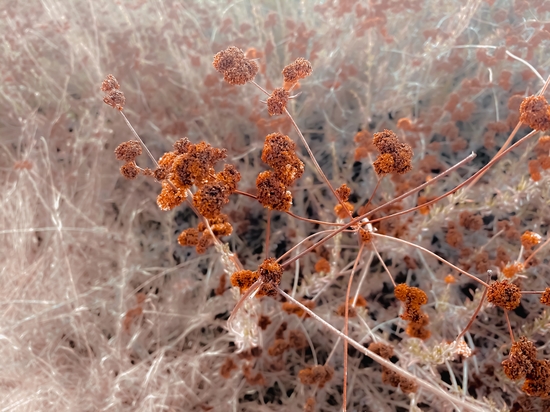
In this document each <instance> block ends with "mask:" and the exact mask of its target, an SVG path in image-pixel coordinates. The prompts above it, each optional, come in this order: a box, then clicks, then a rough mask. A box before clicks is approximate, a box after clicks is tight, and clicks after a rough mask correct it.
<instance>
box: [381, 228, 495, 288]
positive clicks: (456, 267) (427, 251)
mask: <svg viewBox="0 0 550 412" xmlns="http://www.w3.org/2000/svg"><path fill="white" fill-rule="evenodd" d="M373 235H374V236H375V237H378V238H384V239H390V240H394V241H396V242H401V243H404V244H406V245H409V246H412V247H415V248H417V249H420V250H421V251H423V252H425V253H427V254H429V255H430V256H433V257H434V258H436V259H437V260H439V261H440V262H441V263H444V264H446V265H447V266H449V267H451V268H453V269H454V270H456V271H458V272H460V273H462V274H464V275H466V276H468V277H469V278H471V279H472V280H475V281H476V282H479V283H481V284H482V285H483V286H485V287H489V285H488V284H487V283H485V282H484V281H482V280H481V279H479V278H477V277H476V276H474V275H472V274H471V273H468V272H466V271H465V270H463V269H460V268H459V267H458V266H455V265H453V264H452V263H451V262H449V261H447V260H445V259H443V258H442V257H440V256H438V255H436V254H435V253H433V252H431V251H429V250H428V249H426V248H425V247H422V246H419V245H417V244H416V243H412V242H408V241H406V240H403V239H399V238H397V237H392V236H386V235H380V234H378V233H373Z"/></svg>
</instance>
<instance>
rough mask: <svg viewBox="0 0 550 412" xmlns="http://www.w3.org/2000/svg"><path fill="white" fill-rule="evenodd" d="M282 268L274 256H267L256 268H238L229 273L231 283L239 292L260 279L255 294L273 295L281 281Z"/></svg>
mask: <svg viewBox="0 0 550 412" xmlns="http://www.w3.org/2000/svg"><path fill="white" fill-rule="evenodd" d="M282 276H283V269H282V268H281V265H279V264H278V263H277V262H276V261H275V259H274V258H268V259H266V260H264V261H263V262H262V264H261V265H260V266H259V267H258V270H257V271H255V272H252V271H251V270H240V271H238V272H235V273H233V274H232V275H231V284H232V285H233V286H234V287H238V288H239V289H240V290H241V292H245V291H247V290H248V289H249V288H250V287H251V286H252V284H253V283H254V282H256V281H257V280H260V281H261V286H260V290H259V291H258V293H257V294H256V296H258V297H260V296H274V295H276V294H277V289H276V288H277V287H278V286H279V284H280V283H281V278H282Z"/></svg>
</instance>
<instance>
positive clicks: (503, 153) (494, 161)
mask: <svg viewBox="0 0 550 412" xmlns="http://www.w3.org/2000/svg"><path fill="white" fill-rule="evenodd" d="M537 133H539V131H538V130H533V131H531V132H530V133H528V134H526V135H525V136H523V137H522V138H521V139H520V140H518V141H517V142H516V143H514V144H513V145H512V146H510V147H509V148H508V149H506V150H504V151H503V152H502V153H500V155H496V156H495V157H493V158H492V159H491V160H490V161H489V163H487V164H486V165H485V166H483V167H482V168H481V169H479V170H478V171H477V172H476V173H474V174H473V175H472V176H470V177H469V178H468V179H466V180H465V181H464V182H462V183H460V184H459V185H458V186H456V187H455V188H453V189H451V190H449V191H448V192H447V193H444V194H442V195H441V196H439V197H436V198H435V199H432V200H430V201H428V202H426V203H422V204H421V205H419V206H416V207H413V208H410V209H407V210H403V211H401V212H397V213H394V214H393V215H388V216H384V217H381V218H379V219H374V220H372V221H371V223H373V222H380V221H381V220H385V219H389V218H392V217H396V216H401V215H404V214H407V213H410V212H413V211H415V210H417V209H420V208H422V207H427V206H429V205H432V204H434V203H437V202H439V201H440V200H441V199H443V198H445V197H447V196H449V195H452V194H453V193H455V192H456V191H458V190H460V189H461V188H463V187H464V186H467V185H469V184H470V182H472V181H474V180H476V179H477V178H478V176H481V175H483V174H484V173H485V172H486V171H487V170H488V169H489V168H490V167H491V166H493V165H494V164H495V163H496V162H498V161H499V160H500V159H501V158H502V157H503V156H504V155H506V154H508V153H509V152H511V151H512V150H514V149H515V148H516V147H518V146H520V145H521V144H523V143H525V142H526V141H527V140H528V139H529V138H531V137H533V136H534V135H536V134H537ZM372 213H374V210H373V211H371V212H369V214H372Z"/></svg>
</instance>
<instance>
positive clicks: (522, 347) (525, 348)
mask: <svg viewBox="0 0 550 412" xmlns="http://www.w3.org/2000/svg"><path fill="white" fill-rule="evenodd" d="M502 369H503V370H504V373H505V374H506V376H508V378H510V379H512V380H514V381H515V380H519V379H523V378H525V382H524V383H523V386H522V388H521V389H522V390H523V391H524V392H525V393H526V394H528V395H529V396H537V397H542V398H545V397H548V396H550V362H549V361H547V360H539V359H537V348H536V347H535V344H534V343H533V342H531V341H529V340H527V338H526V337H525V336H522V337H521V338H520V339H519V341H516V342H514V343H513V344H512V347H511V349H510V355H509V356H508V358H507V359H505V360H504V361H503V362H502Z"/></svg>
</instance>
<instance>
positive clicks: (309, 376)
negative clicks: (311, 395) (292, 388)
mask: <svg viewBox="0 0 550 412" xmlns="http://www.w3.org/2000/svg"><path fill="white" fill-rule="evenodd" d="M333 375H334V370H333V369H332V368H331V367H330V366H321V365H317V366H313V367H310V368H304V369H302V370H301V371H300V372H298V378H299V379H300V382H302V384H304V385H318V386H319V388H322V387H323V386H325V384H326V383H327V382H328V381H330V380H331V379H332V377H333Z"/></svg>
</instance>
